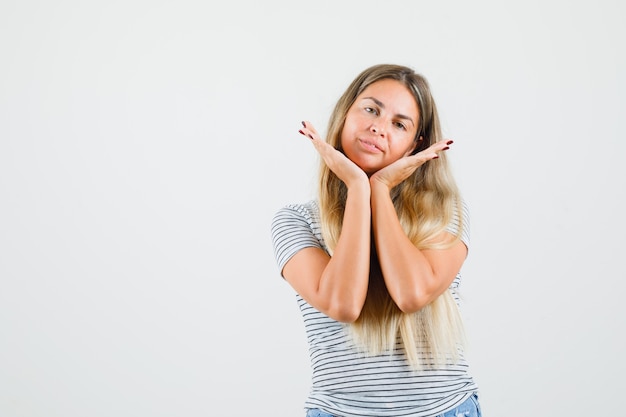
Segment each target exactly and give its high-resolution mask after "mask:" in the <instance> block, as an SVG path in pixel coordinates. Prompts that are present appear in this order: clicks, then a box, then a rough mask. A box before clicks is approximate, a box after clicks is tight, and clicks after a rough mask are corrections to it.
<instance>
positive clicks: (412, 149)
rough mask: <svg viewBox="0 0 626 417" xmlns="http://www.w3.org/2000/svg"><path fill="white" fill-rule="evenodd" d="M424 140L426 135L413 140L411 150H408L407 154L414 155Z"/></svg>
mask: <svg viewBox="0 0 626 417" xmlns="http://www.w3.org/2000/svg"><path fill="white" fill-rule="evenodd" d="M423 140H424V137H423V136H420V137H419V139H418V140H415V141H413V145H411V147H410V148H409V150H408V151H407V152H406V156H408V155H413V153H415V150H416V149H417V147H418V146H419V145H421V143H422V141H423Z"/></svg>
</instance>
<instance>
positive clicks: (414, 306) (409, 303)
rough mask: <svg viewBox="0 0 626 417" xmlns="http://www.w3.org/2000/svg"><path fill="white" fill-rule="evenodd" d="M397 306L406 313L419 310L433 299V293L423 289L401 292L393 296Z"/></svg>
mask: <svg viewBox="0 0 626 417" xmlns="http://www.w3.org/2000/svg"><path fill="white" fill-rule="evenodd" d="M393 299H394V301H395V303H396V305H397V306H398V308H399V309H400V310H401V311H402V312H403V313H407V314H411V313H415V312H417V311H420V310H421V309H423V308H424V307H426V306H427V305H428V304H430V303H431V302H432V301H433V300H434V295H433V294H432V293H431V292H429V291H425V290H414V291H410V292H407V291H405V292H402V293H401V294H400V295H399V296H396V297H393Z"/></svg>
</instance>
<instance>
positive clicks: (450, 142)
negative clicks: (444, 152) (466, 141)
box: [446, 140, 454, 145]
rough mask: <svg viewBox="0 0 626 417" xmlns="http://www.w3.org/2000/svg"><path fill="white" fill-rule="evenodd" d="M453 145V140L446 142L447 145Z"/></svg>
mask: <svg viewBox="0 0 626 417" xmlns="http://www.w3.org/2000/svg"><path fill="white" fill-rule="evenodd" d="M453 143H454V141H453V140H449V141H447V142H446V145H452V144H453Z"/></svg>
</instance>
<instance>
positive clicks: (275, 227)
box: [271, 205, 323, 275]
mask: <svg viewBox="0 0 626 417" xmlns="http://www.w3.org/2000/svg"><path fill="white" fill-rule="evenodd" d="M271 235H272V243H273V246H274V256H275V258H276V262H277V264H278V268H279V270H280V273H281V275H282V271H283V268H284V266H285V264H286V263H287V261H289V259H291V257H292V256H293V255H295V254H296V253H297V252H298V251H299V250H301V249H304V248H308V247H314V248H320V249H323V247H322V244H321V243H320V241H319V240H318V238H317V237H316V236H315V233H314V231H313V222H312V218H311V215H310V213H309V212H308V211H307V209H306V208H305V207H304V206H302V205H288V206H285V207H283V208H281V209H280V210H278V211H277V212H276V214H275V215H274V218H273V219H272V223H271Z"/></svg>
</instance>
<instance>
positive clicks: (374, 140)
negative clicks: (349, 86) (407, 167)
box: [341, 79, 419, 175]
mask: <svg viewBox="0 0 626 417" xmlns="http://www.w3.org/2000/svg"><path fill="white" fill-rule="evenodd" d="M418 122H419V110H418V108H417V103H416V102H415V98H414V97H413V95H412V94H411V92H410V91H409V90H408V88H406V87H405V86H404V85H403V84H402V83H401V82H399V81H396V80H392V79H384V80H380V81H376V82H375V83H373V84H370V85H369V86H368V87H367V88H366V89H365V90H364V91H363V93H361V94H360V95H359V96H358V97H357V98H356V100H355V102H354V104H353V105H352V107H350V110H348V114H347V115H346V122H345V124H344V126H343V131H342V134H341V147H342V148H343V151H344V153H345V154H346V156H347V157H348V158H350V160H351V161H353V162H354V163H355V164H357V165H358V166H359V167H360V168H361V169H362V170H363V171H365V172H366V173H367V174H368V175H372V174H373V173H374V172H376V171H378V170H380V169H382V168H384V167H386V166H387V165H389V164H391V163H392V162H395V161H397V160H398V159H400V158H402V157H403V156H405V155H408V154H410V153H411V151H413V149H415V146H416V143H415V141H414V139H415V134H416V133H417V126H418Z"/></svg>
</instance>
